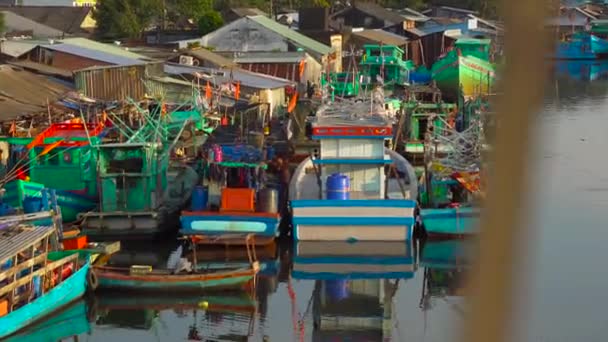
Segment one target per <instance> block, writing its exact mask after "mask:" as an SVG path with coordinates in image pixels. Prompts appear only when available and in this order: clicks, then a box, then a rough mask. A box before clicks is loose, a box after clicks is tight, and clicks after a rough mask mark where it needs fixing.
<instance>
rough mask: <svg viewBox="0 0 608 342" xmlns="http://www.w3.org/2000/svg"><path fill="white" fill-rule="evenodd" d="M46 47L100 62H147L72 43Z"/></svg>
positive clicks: (118, 63)
mask: <svg viewBox="0 0 608 342" xmlns="http://www.w3.org/2000/svg"><path fill="white" fill-rule="evenodd" d="M43 47H44V48H46V49H49V50H54V51H60V52H64V53H69V54H71V55H75V56H80V57H84V58H88V59H93V60H96V61H100V62H105V63H110V64H116V65H137V64H145V62H144V61H141V60H139V59H134V58H127V57H123V56H117V55H114V54H112V53H108V52H102V51H98V50H93V49H88V48H84V47H80V46H77V45H72V44H49V45H43Z"/></svg>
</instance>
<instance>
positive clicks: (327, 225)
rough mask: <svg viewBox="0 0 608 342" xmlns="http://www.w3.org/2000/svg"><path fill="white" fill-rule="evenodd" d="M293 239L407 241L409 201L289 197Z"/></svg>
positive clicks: (411, 218) (411, 219) (410, 216)
mask: <svg viewBox="0 0 608 342" xmlns="http://www.w3.org/2000/svg"><path fill="white" fill-rule="evenodd" d="M291 207H292V212H293V214H292V215H293V219H292V220H293V236H294V239H295V240H296V241H408V240H411V238H412V232H413V226H414V208H415V207H416V202H415V201H413V200H400V199H394V200H392V199H385V200H383V199H377V200H373V199H369V200H365V199H362V200H359V199H355V200H325V199H322V200H292V201H291Z"/></svg>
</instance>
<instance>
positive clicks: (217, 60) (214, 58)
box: [183, 48, 235, 67]
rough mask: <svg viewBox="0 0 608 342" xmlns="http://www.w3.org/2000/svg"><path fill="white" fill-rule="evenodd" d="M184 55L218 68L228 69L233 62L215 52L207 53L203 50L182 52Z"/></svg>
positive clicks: (207, 51)
mask: <svg viewBox="0 0 608 342" xmlns="http://www.w3.org/2000/svg"><path fill="white" fill-rule="evenodd" d="M183 53H184V54H186V55H190V56H193V57H196V58H198V59H202V60H205V61H208V62H211V63H213V64H215V65H217V66H220V67H230V66H234V65H235V64H234V62H233V61H232V60H230V59H228V58H226V57H224V56H222V55H219V54H217V53H215V52H212V51H209V50H207V49H204V48H198V49H192V50H188V51H184V52H183Z"/></svg>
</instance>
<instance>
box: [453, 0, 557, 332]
mask: <svg viewBox="0 0 608 342" xmlns="http://www.w3.org/2000/svg"><path fill="white" fill-rule="evenodd" d="M497 1H498V0H497ZM502 1H503V3H502V8H501V10H502V11H501V12H500V13H501V17H502V18H503V19H504V22H505V51H506V68H505V69H504V70H505V72H504V74H502V75H499V76H500V78H501V80H500V85H499V87H500V89H501V91H502V95H501V96H500V97H498V98H497V102H496V103H495V105H496V106H497V107H496V108H497V113H498V118H497V119H498V122H499V128H498V129H496V137H495V143H494V146H493V148H494V155H493V156H492V157H493V158H494V160H493V165H492V167H491V169H490V171H491V172H490V173H489V175H490V179H489V181H490V182H489V191H488V197H487V201H486V203H485V208H484V209H485V210H484V212H483V217H482V232H481V234H480V241H479V243H480V254H479V258H478V264H477V265H476V267H475V268H473V272H474V273H473V274H471V279H470V284H469V288H468V299H469V301H470V303H471V308H472V311H471V313H470V315H469V316H468V317H467V321H466V322H465V324H466V326H465V330H464V340H463V341H466V342H490V341H491V342H503V341H508V340H509V335H510V334H509V333H510V331H509V329H510V328H511V327H512V326H513V324H512V323H513V320H512V313H513V310H514V309H515V308H514V304H515V288H514V285H515V282H516V273H515V271H516V270H517V266H518V264H519V262H520V261H522V258H523V257H524V255H525V253H526V251H525V246H523V247H524V248H523V249H524V250H518V247H521V246H519V245H518V240H520V239H522V236H523V235H526V234H532V235H534V232H531V231H529V230H524V229H523V225H522V224H526V217H525V216H526V210H528V208H527V204H528V203H529V199H528V198H527V197H528V196H527V195H528V194H527V193H526V190H527V188H528V187H527V185H528V181H527V179H528V176H529V175H528V174H527V170H528V168H527V167H526V163H527V162H528V153H527V152H528V149H529V147H530V145H529V144H528V141H529V138H530V133H531V132H530V130H531V127H532V125H534V123H535V120H534V117H535V113H536V111H537V110H538V109H539V105H540V103H541V101H542V96H543V86H544V82H545V63H544V56H545V52H546V51H547V50H546V47H548V40H547V39H545V38H548V37H547V36H545V32H544V30H543V26H544V17H545V10H546V8H547V7H546V5H547V3H546V2H545V1H537V0H502ZM526 226H527V225H526ZM527 228H533V227H527Z"/></svg>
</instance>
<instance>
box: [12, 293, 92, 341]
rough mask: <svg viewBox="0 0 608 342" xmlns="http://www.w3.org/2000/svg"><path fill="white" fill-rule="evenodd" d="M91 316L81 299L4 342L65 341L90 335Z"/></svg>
mask: <svg viewBox="0 0 608 342" xmlns="http://www.w3.org/2000/svg"><path fill="white" fill-rule="evenodd" d="M89 314H90V311H89V310H88V307H87V303H86V302H85V300H84V299H79V300H78V301H77V302H76V303H74V304H70V305H69V306H68V307H67V308H65V309H62V310H61V311H60V312H57V313H55V314H54V315H53V316H52V317H50V318H48V319H45V320H43V321H41V322H39V323H36V324H34V325H33V326H31V327H28V328H26V329H25V330H23V331H21V332H18V333H17V334H15V335H12V336H11V337H9V338H7V339H6V340H3V341H4V342H21V341H63V340H65V339H67V338H69V337H74V336H79V335H83V334H89V333H90V332H91V323H89V319H90V317H89V316H88V315H89Z"/></svg>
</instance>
